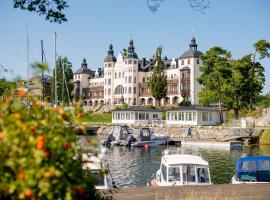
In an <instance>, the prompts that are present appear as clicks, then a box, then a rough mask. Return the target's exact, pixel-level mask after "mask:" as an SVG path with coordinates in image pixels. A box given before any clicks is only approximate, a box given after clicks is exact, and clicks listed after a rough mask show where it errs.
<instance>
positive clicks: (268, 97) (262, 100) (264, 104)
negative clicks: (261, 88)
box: [258, 93, 270, 108]
mask: <svg viewBox="0 0 270 200" xmlns="http://www.w3.org/2000/svg"><path fill="white" fill-rule="evenodd" d="M258 106H259V107H260V108H269V107H270V93H268V94H265V95H261V96H259V97H258Z"/></svg>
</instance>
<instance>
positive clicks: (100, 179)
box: [82, 153, 111, 190]
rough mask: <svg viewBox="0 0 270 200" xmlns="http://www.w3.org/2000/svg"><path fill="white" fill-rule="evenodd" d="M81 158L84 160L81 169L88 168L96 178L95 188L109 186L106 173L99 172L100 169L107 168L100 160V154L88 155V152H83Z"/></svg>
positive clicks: (106, 187)
mask: <svg viewBox="0 0 270 200" xmlns="http://www.w3.org/2000/svg"><path fill="white" fill-rule="evenodd" d="M82 160H83V162H84V164H83V169H85V170H89V171H90V173H91V175H93V177H94V178H95V179H96V184H95V188H96V189H99V190H101V189H109V188H111V186H110V185H109V181H108V177H107V174H106V173H102V172H101V171H102V170H108V169H106V166H105V165H104V163H103V162H102V156H100V155H99V156H88V154H86V153H83V154H82Z"/></svg>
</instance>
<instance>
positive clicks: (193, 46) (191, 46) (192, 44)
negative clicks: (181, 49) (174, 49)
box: [189, 36, 198, 50]
mask: <svg viewBox="0 0 270 200" xmlns="http://www.w3.org/2000/svg"><path fill="white" fill-rule="evenodd" d="M197 46H198V45H197V44H196V39H195V37H194V36H193V37H192V39H191V41H190V44H189V47H190V49H193V50H197Z"/></svg>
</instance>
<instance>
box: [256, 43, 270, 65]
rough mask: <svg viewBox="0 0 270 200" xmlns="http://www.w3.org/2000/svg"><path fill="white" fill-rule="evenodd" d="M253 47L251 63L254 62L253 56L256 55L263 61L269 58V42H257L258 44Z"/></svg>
mask: <svg viewBox="0 0 270 200" xmlns="http://www.w3.org/2000/svg"><path fill="white" fill-rule="evenodd" d="M253 47H254V48H255V53H254V60H253V62H255V56H256V53H259V55H260V59H264V58H265V57H266V58H270V53H269V50H270V42H268V41H266V40H259V41H258V42H256V43H255V44H254V45H253Z"/></svg>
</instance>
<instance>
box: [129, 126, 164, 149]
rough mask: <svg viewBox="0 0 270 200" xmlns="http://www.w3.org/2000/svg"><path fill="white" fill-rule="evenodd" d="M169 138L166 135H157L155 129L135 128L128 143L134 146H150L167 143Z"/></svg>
mask: <svg viewBox="0 0 270 200" xmlns="http://www.w3.org/2000/svg"><path fill="white" fill-rule="evenodd" d="M167 141H168V138H167V137H166V136H164V135H156V134H154V133H153V129H149V128H134V129H133V131H132V137H131V136H130V137H129V138H128V140H127V145H130V146H132V147H150V146H156V145H161V144H166V143H167Z"/></svg>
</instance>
